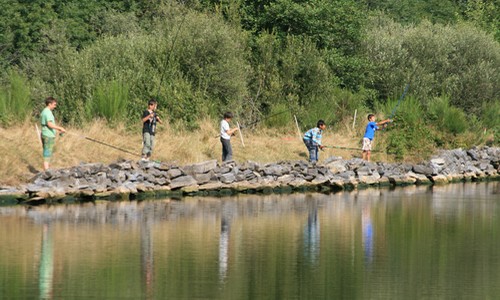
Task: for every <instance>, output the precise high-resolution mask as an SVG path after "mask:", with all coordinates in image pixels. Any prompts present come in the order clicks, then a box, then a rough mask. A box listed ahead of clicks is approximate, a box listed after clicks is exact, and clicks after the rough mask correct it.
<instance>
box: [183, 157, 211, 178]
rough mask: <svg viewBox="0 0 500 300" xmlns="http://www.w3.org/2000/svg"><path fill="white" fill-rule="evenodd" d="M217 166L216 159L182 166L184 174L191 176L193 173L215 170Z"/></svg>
mask: <svg viewBox="0 0 500 300" xmlns="http://www.w3.org/2000/svg"><path fill="white" fill-rule="evenodd" d="M216 167H217V160H215V159H214V160H209V161H205V162H201V163H196V164H193V165H187V166H184V167H182V170H183V171H184V173H185V174H187V175H191V176H193V175H194V174H203V173H207V172H210V171H213V170H215V168H216Z"/></svg>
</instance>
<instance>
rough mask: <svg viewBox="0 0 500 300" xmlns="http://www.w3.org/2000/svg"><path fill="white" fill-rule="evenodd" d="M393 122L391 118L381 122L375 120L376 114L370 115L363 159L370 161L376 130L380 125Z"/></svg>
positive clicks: (364, 139) (364, 141) (364, 140)
mask: <svg viewBox="0 0 500 300" xmlns="http://www.w3.org/2000/svg"><path fill="white" fill-rule="evenodd" d="M389 122H392V121H391V119H387V120H384V121H380V122H378V123H377V122H375V115H374V114H369V115H368V125H366V130H365V135H364V137H363V148H362V149H363V160H366V161H370V156H371V151H372V141H373V138H374V137H375V130H378V129H379V126H382V125H385V124H387V123H389Z"/></svg>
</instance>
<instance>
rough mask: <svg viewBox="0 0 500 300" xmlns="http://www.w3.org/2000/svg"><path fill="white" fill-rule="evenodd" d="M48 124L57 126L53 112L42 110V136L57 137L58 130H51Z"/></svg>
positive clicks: (46, 109)
mask: <svg viewBox="0 0 500 300" xmlns="http://www.w3.org/2000/svg"><path fill="white" fill-rule="evenodd" d="M48 122H52V124H54V125H55V124H56V121H55V119H54V114H52V111H51V110H50V109H49V108H48V107H46V108H44V109H43V110H42V113H41V114H40V123H41V124H42V135H43V136H46V137H56V130H55V129H52V128H49V127H48V126H47V124H48Z"/></svg>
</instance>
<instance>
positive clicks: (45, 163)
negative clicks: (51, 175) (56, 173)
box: [43, 161, 49, 171]
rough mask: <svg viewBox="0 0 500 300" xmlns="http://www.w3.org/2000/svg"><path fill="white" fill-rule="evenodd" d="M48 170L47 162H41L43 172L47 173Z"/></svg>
mask: <svg viewBox="0 0 500 300" xmlns="http://www.w3.org/2000/svg"><path fill="white" fill-rule="evenodd" d="M48 169H49V162H48V161H44V162H43V170H44V171H47V170H48Z"/></svg>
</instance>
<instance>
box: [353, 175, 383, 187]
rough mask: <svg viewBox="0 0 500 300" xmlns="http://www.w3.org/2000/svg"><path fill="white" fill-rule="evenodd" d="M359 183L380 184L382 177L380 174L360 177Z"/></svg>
mask: <svg viewBox="0 0 500 300" xmlns="http://www.w3.org/2000/svg"><path fill="white" fill-rule="evenodd" d="M358 177H359V183H362V184H367V185H373V184H378V180H379V179H380V175H379V174H378V173H376V172H375V173H373V174H371V175H361V176H359V175H358Z"/></svg>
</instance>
